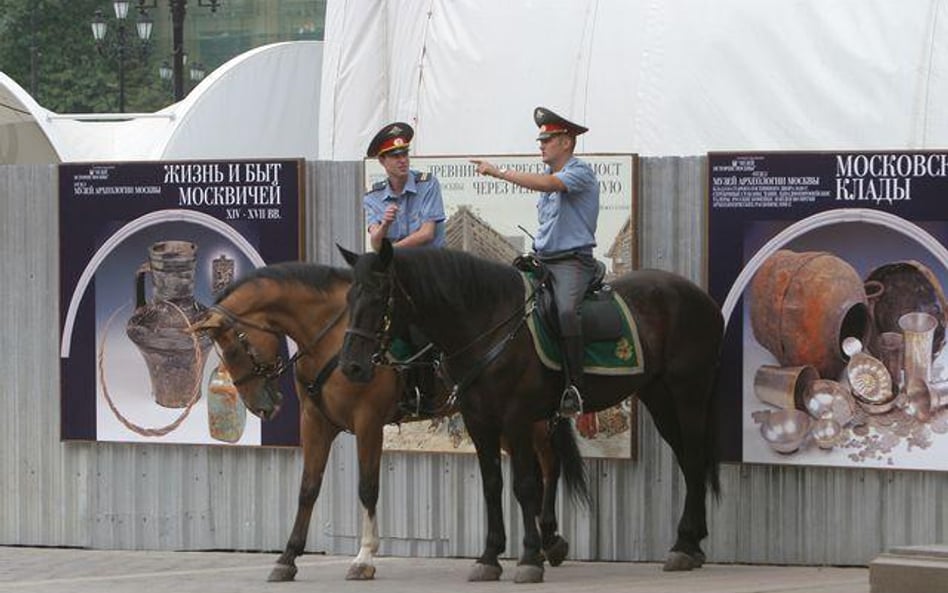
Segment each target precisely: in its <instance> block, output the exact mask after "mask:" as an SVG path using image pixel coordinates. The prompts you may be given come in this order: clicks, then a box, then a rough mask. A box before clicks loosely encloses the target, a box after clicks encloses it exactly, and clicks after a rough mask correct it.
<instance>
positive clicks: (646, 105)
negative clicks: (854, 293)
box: [319, 0, 948, 160]
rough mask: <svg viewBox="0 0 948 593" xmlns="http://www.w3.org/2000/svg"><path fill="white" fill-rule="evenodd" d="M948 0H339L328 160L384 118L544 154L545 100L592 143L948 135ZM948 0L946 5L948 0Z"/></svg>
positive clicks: (329, 25)
mask: <svg viewBox="0 0 948 593" xmlns="http://www.w3.org/2000/svg"><path fill="white" fill-rule="evenodd" d="M946 8H948V7H946V3H945V2H944V1H942V0H898V1H895V0H833V1H826V0H788V1H783V2H775V1H762V0H716V1H714V2H710V1H708V0H519V1H517V2H510V1H509V0H411V1H406V0H350V1H347V2H329V4H328V9H327V16H326V40H325V44H326V46H325V58H324V65H325V67H324V68H323V84H322V93H323V94H322V101H321V112H320V126H319V134H320V142H319V144H320V149H319V156H320V158H321V159H329V160H350V159H357V158H361V157H363V156H364V154H365V153H364V150H365V147H366V145H367V144H368V141H369V139H370V138H371V136H372V134H374V132H375V131H377V130H378V129H379V128H380V127H381V126H382V125H384V123H385V122H388V121H393V120H402V121H407V122H409V123H412V124H413V125H414V126H415V127H416V139H415V142H414V147H413V150H414V152H415V153H416V154H424V155H463V154H491V153H495V154H496V153H529V152H533V151H535V150H536V144H535V142H534V140H533V139H534V137H535V133H536V128H535V127H534V125H533V122H532V119H531V114H532V112H533V108H534V107H536V106H538V105H544V106H547V107H550V108H551V109H553V110H554V111H558V112H560V113H561V114H562V115H564V116H567V117H570V118H571V119H574V120H575V121H578V122H582V123H584V124H585V125H587V126H589V128H590V129H591V131H590V132H589V133H588V134H586V135H585V136H583V137H582V141H581V143H580V146H579V150H580V151H581V152H637V153H639V154H642V155H697V154H704V153H705V152H707V151H712V150H742V149H749V150H819V149H863V148H865V149H870V148H871V149H882V148H900V149H906V148H909V149H911V148H932V147H942V146H946V145H948V111H946V110H945V109H944V107H943V106H944V105H945V104H946V102H948V13H946ZM943 13H945V14H943Z"/></svg>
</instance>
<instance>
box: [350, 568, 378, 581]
mask: <svg viewBox="0 0 948 593" xmlns="http://www.w3.org/2000/svg"><path fill="white" fill-rule="evenodd" d="M374 578H375V567H374V566H372V565H371V564H353V565H351V566H350V567H349V572H347V573H346V580H347V581H371V580H372V579H374Z"/></svg>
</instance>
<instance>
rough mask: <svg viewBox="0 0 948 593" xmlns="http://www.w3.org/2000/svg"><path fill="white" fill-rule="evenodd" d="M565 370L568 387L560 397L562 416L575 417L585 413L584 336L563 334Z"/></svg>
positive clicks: (560, 412)
mask: <svg viewBox="0 0 948 593" xmlns="http://www.w3.org/2000/svg"><path fill="white" fill-rule="evenodd" d="M561 343H562V347H563V371H564V373H563V374H564V377H565V379H566V387H565V389H564V390H563V396H562V398H560V410H559V414H560V416H563V417H566V418H573V417H576V416H579V415H580V414H582V413H583V398H582V396H581V395H580V391H581V390H582V388H583V337H582V336H563V340H562V342H561Z"/></svg>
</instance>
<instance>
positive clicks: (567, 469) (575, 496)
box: [550, 418, 592, 508]
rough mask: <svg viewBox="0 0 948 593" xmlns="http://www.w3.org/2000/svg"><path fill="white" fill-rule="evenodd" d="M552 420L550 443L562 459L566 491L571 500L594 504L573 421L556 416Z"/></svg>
mask: <svg viewBox="0 0 948 593" xmlns="http://www.w3.org/2000/svg"><path fill="white" fill-rule="evenodd" d="M552 422H553V427H552V430H551V433H550V445H551V446H552V448H553V454H554V455H556V457H557V458H559V460H560V467H561V469H562V475H563V481H564V482H565V483H566V493H567V494H568V495H569V498H570V499H571V500H573V501H574V502H578V503H580V504H582V505H585V506H586V507H587V508H588V507H590V506H591V504H592V498H591V497H590V496H589V484H588V480H587V477H586V465H585V464H584V463H583V456H582V455H580V453H579V446H578V445H577V444H576V435H575V433H574V432H573V423H572V422H570V421H569V420H567V419H565V418H556V419H555V420H553V421H552Z"/></svg>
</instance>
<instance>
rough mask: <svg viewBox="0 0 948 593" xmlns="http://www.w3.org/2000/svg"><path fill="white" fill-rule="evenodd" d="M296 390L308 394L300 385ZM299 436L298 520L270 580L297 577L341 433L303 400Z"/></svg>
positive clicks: (284, 579) (286, 579)
mask: <svg viewBox="0 0 948 593" xmlns="http://www.w3.org/2000/svg"><path fill="white" fill-rule="evenodd" d="M297 393H305V391H304V390H302V389H300V388H297ZM300 416H301V417H300V439H301V440H302V444H303V477H302V480H301V482H300V495H299V503H298V506H297V508H296V520H295V521H294V522H293V530H292V531H291V532H290V539H288V540H287V542H286V548H285V549H284V551H283V554H282V555H281V556H280V558H279V559H277V562H276V566H274V567H273V570H271V571H270V576H269V577H267V580H268V581H292V580H293V578H294V577H295V576H296V558H297V556H301V555H302V554H303V550H304V548H305V547H306V534H307V533H308V532H309V520H310V518H311V517H312V514H313V505H314V504H315V503H316V498H317V497H318V496H319V488H320V486H322V483H323V472H325V470H326V460H327V459H328V458H329V450H330V448H331V447H332V442H333V440H334V439H335V438H336V435H337V434H338V433H339V430H338V429H337V428H335V427H334V426H333V425H332V424H330V423H329V421H327V420H326V417H325V416H323V414H322V412H320V411H319V410H317V409H316V407H315V406H314V405H312V404H311V403H310V402H308V401H306V400H305V399H304V400H303V405H302V406H300Z"/></svg>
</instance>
